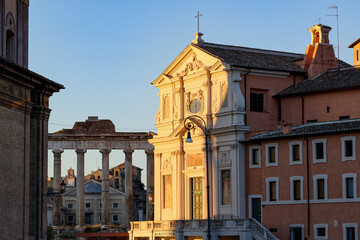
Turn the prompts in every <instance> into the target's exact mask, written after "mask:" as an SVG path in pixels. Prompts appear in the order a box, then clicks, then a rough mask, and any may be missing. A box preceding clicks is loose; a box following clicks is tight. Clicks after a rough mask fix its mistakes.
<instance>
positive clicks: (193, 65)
mask: <svg viewBox="0 0 360 240" xmlns="http://www.w3.org/2000/svg"><path fill="white" fill-rule="evenodd" d="M219 62H220V61H219V59H217V58H215V57H213V56H211V55H210V54H208V53H206V52H203V51H201V50H199V49H197V48H195V47H193V46H192V45H189V46H187V47H186V48H185V50H184V51H183V52H182V53H181V54H180V55H179V56H178V57H177V58H176V59H175V60H174V61H173V62H172V63H171V64H170V65H169V67H167V68H166V69H165V71H164V72H163V73H162V74H161V75H160V76H159V77H158V78H157V79H155V81H153V82H152V84H154V85H155V86H157V85H163V84H167V83H171V82H172V81H174V80H177V79H179V77H183V76H187V75H190V74H196V73H198V72H202V71H204V70H208V71H210V70H211V69H212V68H213V66H215V65H217V64H218V63H219Z"/></svg>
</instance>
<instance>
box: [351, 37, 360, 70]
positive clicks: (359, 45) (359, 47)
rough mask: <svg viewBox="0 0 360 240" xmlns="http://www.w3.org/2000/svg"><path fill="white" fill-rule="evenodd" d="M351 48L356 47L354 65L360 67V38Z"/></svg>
mask: <svg viewBox="0 0 360 240" xmlns="http://www.w3.org/2000/svg"><path fill="white" fill-rule="evenodd" d="M349 48H353V49H354V67H356V68H360V56H359V55H360V53H359V52H360V38H359V39H358V40H356V41H355V42H353V43H352V44H350V46H349Z"/></svg>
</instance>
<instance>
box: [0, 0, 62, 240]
mask: <svg viewBox="0 0 360 240" xmlns="http://www.w3.org/2000/svg"><path fill="white" fill-rule="evenodd" d="M28 8H29V1H28V0H0V60H1V61H0V62H1V63H0V68H1V73H0V162H1V166H0V174H1V175H2V177H3V181H1V183H0V190H1V192H2V195H3V196H6V197H2V198H1V199H0V212H1V215H2V216H1V224H0V239H46V231H47V221H46V215H47V204H46V203H47V201H46V192H47V134H48V119H49V115H50V111H51V110H50V109H49V98H50V97H51V95H52V94H53V93H55V92H58V91H60V89H63V88H64V87H63V86H62V85H60V84H58V83H55V82H53V81H51V80H49V79H47V78H45V77H43V76H41V75H39V74H37V73H34V72H32V71H30V70H29V69H28V27H29V26H28V25H29V17H28ZM9 185H11V187H9Z"/></svg>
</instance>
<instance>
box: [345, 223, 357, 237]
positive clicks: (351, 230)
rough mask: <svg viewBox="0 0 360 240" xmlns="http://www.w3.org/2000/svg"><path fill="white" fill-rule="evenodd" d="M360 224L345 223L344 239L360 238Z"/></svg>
mask: <svg viewBox="0 0 360 240" xmlns="http://www.w3.org/2000/svg"><path fill="white" fill-rule="evenodd" d="M358 231H359V230H358V224H357V223H344V224H343V239H344V240H358V239H359V233H358Z"/></svg>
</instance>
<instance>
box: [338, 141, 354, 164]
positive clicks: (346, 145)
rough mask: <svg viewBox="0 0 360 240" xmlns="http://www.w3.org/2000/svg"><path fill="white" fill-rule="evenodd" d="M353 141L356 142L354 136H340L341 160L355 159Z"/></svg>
mask: <svg viewBox="0 0 360 240" xmlns="http://www.w3.org/2000/svg"><path fill="white" fill-rule="evenodd" d="M355 142H356V137H355V136H347V137H342V138H341V149H342V153H341V156H342V161H354V160H356V148H355Z"/></svg>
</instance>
